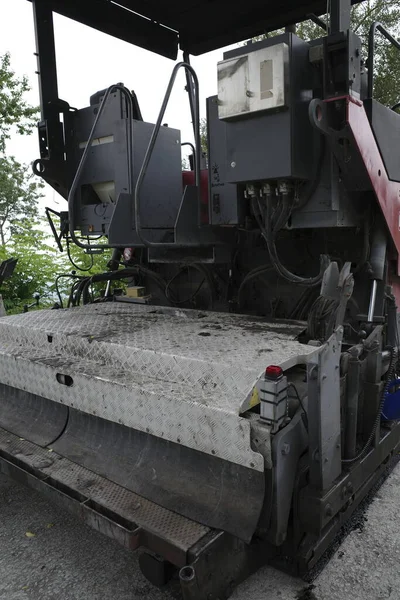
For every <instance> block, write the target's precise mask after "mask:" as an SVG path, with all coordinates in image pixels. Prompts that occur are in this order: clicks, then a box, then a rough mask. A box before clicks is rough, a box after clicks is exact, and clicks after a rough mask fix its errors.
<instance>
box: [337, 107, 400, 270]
mask: <svg viewBox="0 0 400 600" xmlns="http://www.w3.org/2000/svg"><path fill="white" fill-rule="evenodd" d="M347 120H348V124H349V126H350V129H351V131H352V133H353V136H354V139H355V141H356V144H357V146H358V149H359V151H360V154H361V156H362V158H363V161H364V164H365V167H366V169H367V171H368V175H369V178H370V180H371V183H372V187H373V189H374V191H375V194H376V197H377V199H378V202H379V205H380V207H381V209H382V213H383V215H384V217H385V220H386V223H387V226H388V229H389V232H390V234H391V236H392V239H393V243H394V245H395V248H396V250H397V274H398V275H400V262H399V256H400V183H397V182H395V181H390V179H389V177H388V174H387V172H386V168H385V165H384V162H383V160H382V157H381V154H380V152H379V148H378V145H377V143H376V141H375V137H374V134H373V132H372V129H371V125H370V122H369V120H368V117H367V113H366V112H365V109H364V106H362V105H361V104H360V103H358V102H355V101H353V100H352V98H350V97H348V98H347ZM399 151H400V140H399V148H393V152H399Z"/></svg>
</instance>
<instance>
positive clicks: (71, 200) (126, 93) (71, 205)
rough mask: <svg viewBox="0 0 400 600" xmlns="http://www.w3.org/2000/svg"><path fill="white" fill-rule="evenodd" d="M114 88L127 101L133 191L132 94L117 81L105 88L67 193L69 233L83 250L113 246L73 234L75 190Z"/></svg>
mask: <svg viewBox="0 0 400 600" xmlns="http://www.w3.org/2000/svg"><path fill="white" fill-rule="evenodd" d="M115 90H119V91H120V92H121V93H122V94H123V95H124V96H125V98H126V101H127V109H128V110H127V121H128V128H129V129H128V131H129V133H128V144H127V148H128V169H129V172H128V179H129V191H130V193H131V194H132V193H133V168H132V118H133V100H132V96H131V94H130V92H129V90H128V89H127V88H126V87H125V86H123V85H122V84H120V83H117V84H115V85H111V86H110V87H109V88H108V89H107V91H106V92H105V94H104V96H103V99H102V101H101V104H100V107H99V111H98V113H97V115H96V118H95V120H94V123H93V127H92V129H91V132H90V135H89V139H88V141H87V144H86V147H85V149H84V151H83V154H82V157H81V160H80V162H79V165H78V168H77V170H76V173H75V177H74V180H73V182H72V185H71V188H70V190H69V194H68V215H69V234H70V236H71V239H72V241H73V242H74V244H76V245H77V246H79V248H84V249H85V250H93V249H104V248H113V247H114V246H111V245H110V244H90V243H89V244H84V243H82V242H81V241H80V240H79V239H78V238H77V236H76V235H75V192H76V189H77V187H78V183H79V180H80V178H81V175H82V171H83V168H84V166H85V164H86V161H87V158H88V156H89V152H90V151H91V149H92V144H93V140H94V135H95V133H96V129H97V125H98V122H99V121H100V118H101V116H102V114H103V112H104V109H105V107H106V103H107V101H108V98H109V97H110V95H111V93H112V92H114V91H115Z"/></svg>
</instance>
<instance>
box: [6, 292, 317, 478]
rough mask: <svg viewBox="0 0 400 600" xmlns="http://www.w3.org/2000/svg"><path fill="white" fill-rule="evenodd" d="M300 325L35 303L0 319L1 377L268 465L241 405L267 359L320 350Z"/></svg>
mask: <svg viewBox="0 0 400 600" xmlns="http://www.w3.org/2000/svg"><path fill="white" fill-rule="evenodd" d="M303 327H304V325H303V324H302V323H290V324H288V323H282V322H272V323H271V322H268V321H265V320H263V319H257V318H249V317H247V316H236V315H230V314H219V313H199V312H198V311H189V310H186V311H183V310H176V309H168V308H167V309H166V308H157V307H153V306H142V305H141V306H139V305H133V304H129V305H128V304H118V303H115V304H111V303H110V304H104V305H88V306H85V307H83V308H74V309H69V310H53V311H51V310H50V311H49V310H48V311H38V312H32V313H28V314H24V315H18V316H10V317H5V318H3V319H1V321H0V357H1V361H0V382H1V383H4V384H6V385H11V386H13V387H17V388H19V389H25V390H27V391H30V392H31V393H33V394H38V395H40V396H43V397H45V398H49V399H52V400H55V401H56V402H61V403H64V404H66V405H69V406H72V407H73V408H78V409H79V410H82V411H83V412H87V413H89V414H92V415H95V416H99V417H102V418H104V419H107V420H109V421H114V422H118V423H120V424H123V425H126V426H128V427H132V428H134V429H138V430H139V431H145V432H146V433H151V434H152V435H155V436H158V437H162V438H164V439H167V440H169V441H173V442H175V443H178V444H182V445H184V446H187V447H189V448H193V449H195V450H200V451H202V452H206V453H208V454H212V455H213V456H218V457H219V458H222V459H224V460H228V461H230V462H233V463H236V464H239V465H243V466H246V467H250V468H254V469H256V470H259V471H262V470H263V468H264V460H263V458H262V456H261V455H260V454H258V453H256V452H254V451H253V450H252V449H251V447H250V423H249V422H248V421H247V420H246V419H243V418H241V417H240V416H239V413H240V410H241V405H242V403H244V402H245V400H246V399H247V397H249V396H250V395H251V393H252V390H253V387H254V385H255V383H256V381H257V380H258V378H259V377H260V375H261V374H262V373H263V371H264V369H265V366H266V364H271V363H274V364H278V365H281V366H282V367H284V368H285V367H290V366H293V365H295V364H296V363H298V362H306V361H307V358H308V357H310V356H311V355H312V354H313V353H315V352H317V351H318V350H317V349H316V348H314V347H311V346H305V345H302V344H300V343H299V342H297V341H296V336H297V335H298V334H299V333H300V332H301V331H302V329H303ZM57 374H59V377H58V378H57ZM60 375H62V376H65V375H67V376H68V378H70V379H68V378H67V380H66V381H67V383H66V384H65V379H64V380H63V379H62V378H60ZM63 381H64V384H63Z"/></svg>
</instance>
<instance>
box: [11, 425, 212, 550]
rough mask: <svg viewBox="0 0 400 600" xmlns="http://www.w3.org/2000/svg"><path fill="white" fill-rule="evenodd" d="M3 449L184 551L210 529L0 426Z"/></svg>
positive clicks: (32, 467) (43, 473) (46, 475)
mask: <svg viewBox="0 0 400 600" xmlns="http://www.w3.org/2000/svg"><path fill="white" fill-rule="evenodd" d="M0 452H2V453H4V454H5V455H6V456H7V455H10V456H13V457H15V458H16V459H18V460H19V461H21V462H22V463H24V464H25V465H27V466H28V467H30V468H31V469H34V470H35V471H36V472H37V471H39V472H40V473H41V474H42V476H43V477H51V479H52V480H53V481H57V482H59V483H61V484H62V485H64V486H67V487H68V488H69V489H70V490H72V491H74V492H76V493H78V494H81V495H82V496H84V497H85V500H86V499H90V500H92V501H93V502H96V503H97V504H99V505H101V506H103V507H104V508H105V509H107V510H109V511H111V512H113V513H115V514H117V515H119V516H120V517H122V518H123V519H125V520H127V521H129V522H131V523H133V524H135V525H138V526H140V527H143V529H145V530H146V531H149V532H150V533H154V534H156V535H158V536H160V537H162V538H164V539H166V540H168V541H169V542H170V543H171V544H173V545H174V546H176V547H177V548H180V549H181V550H183V551H185V552H187V551H188V550H189V549H190V548H191V547H192V546H193V545H194V544H195V543H196V542H198V541H199V539H201V538H202V537H203V536H204V535H206V534H207V533H208V532H209V531H210V529H209V528H208V527H205V526H204V525H200V524H199V523H196V522H195V521H192V520H190V519H187V518H186V517H182V516H181V515H178V514H177V513H174V512H172V511H170V510H167V509H165V508H163V507H161V506H159V505H158V504H155V503H154V502H150V501H149V500H146V499H145V498H143V497H142V496H139V495H137V494H134V493H133V492H130V491H128V490H126V489H125V488H123V487H121V486H119V485H116V484H115V483H112V482H110V481H109V480H107V479H104V478H103V477H100V476H99V475H97V474H95V473H93V472H92V471H89V470H88V469H85V468H84V467H81V466H79V465H77V464H76V463H73V462H72V461H70V460H68V459H66V458H63V457H62V456H60V455H59V454H56V453H55V452H52V451H51V450H49V449H46V448H41V447H40V446H37V445H36V444H32V443H31V442H28V441H26V440H23V439H21V438H18V437H17V436H15V435H13V434H11V433H9V432H8V431H6V430H4V429H0Z"/></svg>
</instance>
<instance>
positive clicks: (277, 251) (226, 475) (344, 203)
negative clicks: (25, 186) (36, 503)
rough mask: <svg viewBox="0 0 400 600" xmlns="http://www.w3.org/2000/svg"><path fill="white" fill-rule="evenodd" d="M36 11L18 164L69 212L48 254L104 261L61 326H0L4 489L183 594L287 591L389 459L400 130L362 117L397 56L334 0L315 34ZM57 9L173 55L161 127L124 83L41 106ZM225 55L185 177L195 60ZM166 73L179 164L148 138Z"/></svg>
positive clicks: (169, 140) (170, 15)
mask: <svg viewBox="0 0 400 600" xmlns="http://www.w3.org/2000/svg"><path fill="white" fill-rule="evenodd" d="M32 5H33V12H34V20H35V26H36V39H37V59H38V74H39V81H40V94H41V111H42V116H41V122H40V123H39V141H40V158H38V159H37V160H36V161H35V162H34V165H33V168H34V171H35V173H36V174H37V175H39V176H40V177H42V178H43V180H44V181H45V182H47V183H48V184H50V185H51V186H52V187H53V188H54V189H55V190H57V191H58V192H59V193H60V194H61V195H62V196H63V197H64V198H65V200H66V201H67V204H66V205H65V208H66V209H65V210H64V211H63V212H61V213H60V231H59V232H58V231H56V229H55V228H54V232H55V233H56V237H57V241H58V243H59V245H60V246H62V245H63V244H67V245H69V244H72V243H74V244H76V245H77V246H79V247H80V248H82V249H84V250H85V251H86V252H87V253H88V254H91V253H96V252H102V251H104V249H109V251H110V253H112V258H111V261H110V264H109V270H107V272H104V273H100V274H97V275H93V276H88V277H84V276H82V277H80V276H78V275H72V276H71V277H73V278H74V279H73V281H72V283H73V285H72V288H71V294H70V297H69V300H68V305H69V308H68V307H67V308H57V309H55V310H43V311H35V312H32V313H28V314H23V315H16V316H8V317H4V318H2V319H1V320H0V426H1V429H0V463H1V470H2V471H3V472H4V473H8V474H9V475H12V476H13V477H15V478H16V479H18V480H19V481H21V482H23V483H25V484H27V485H29V486H31V487H33V488H34V489H37V490H40V491H42V492H44V493H46V494H47V495H48V496H49V497H50V498H52V499H54V500H55V501H57V502H59V503H60V504H61V505H62V506H65V507H67V508H69V509H70V510H71V511H73V512H75V513H76V514H77V515H79V516H80V517H81V518H82V519H84V520H85V521H86V522H87V523H89V524H90V525H91V526H92V527H94V528H95V529H98V530H99V531H102V532H104V533H106V534H108V535H110V536H111V537H113V538H115V539H117V540H118V541H119V542H121V543H122V544H123V545H125V546H126V547H127V548H130V549H136V548H142V549H143V550H142V553H141V557H140V564H141V566H142V570H143V572H144V573H145V574H146V575H147V577H149V578H150V580H151V581H153V582H154V583H163V582H164V581H165V580H166V578H167V577H168V575H169V574H170V573H171V572H174V573H178V577H179V581H180V584H181V588H182V593H183V595H184V598H185V599H189V598H193V599H198V600H200V599H201V600H203V599H207V600H212V599H213V598H224V597H227V596H228V595H229V593H230V591H231V590H232V589H233V587H234V586H235V585H237V583H238V582H239V581H241V580H243V579H244V578H245V577H247V576H248V575H249V574H250V573H251V572H252V571H254V570H256V569H257V568H258V567H259V566H260V565H261V564H264V563H266V562H270V563H272V564H275V565H278V566H279V567H281V568H284V569H289V570H291V571H292V572H297V573H304V572H307V571H309V570H310V569H311V568H312V567H313V566H314V565H315V564H316V563H317V561H318V560H319V559H320V558H321V556H323V554H324V553H325V551H326V550H327V548H329V546H330V545H331V543H332V540H333V539H334V538H335V536H336V535H337V534H338V532H339V530H340V528H341V527H342V526H343V524H344V523H345V522H346V521H347V520H348V519H349V517H350V516H351V515H352V513H353V511H354V510H355V509H356V508H357V507H358V505H359V504H360V502H361V501H362V500H363V499H364V498H365V496H366V495H367V494H368V493H369V492H370V490H371V489H372V488H373V487H374V486H375V484H376V483H377V482H378V480H379V479H380V478H381V477H382V475H383V474H384V473H385V472H386V471H387V469H388V468H389V467H390V465H391V464H392V459H393V458H394V456H395V455H396V454H397V451H398V448H399V444H400V425H399V423H398V419H399V417H400V411H399V408H398V402H399V395H398V384H397V374H398V373H399V367H398V350H399V335H398V306H399V303H400V261H399V251H400V159H399V143H400V142H399V140H400V115H399V114H398V113H397V112H396V109H395V108H392V107H387V106H383V105H382V104H380V103H379V102H377V101H376V100H374V97H373V96H374V48H375V38H376V36H377V35H379V36H382V35H383V36H384V37H385V38H386V39H387V43H391V44H393V45H394V46H396V47H397V48H398V49H399V48H400V46H399V44H398V42H397V41H396V40H395V39H394V38H393V37H392V36H391V35H390V33H389V32H387V31H386V30H385V29H384V28H383V27H382V25H381V24H379V23H373V24H372V26H371V34H370V41H369V49H368V51H366V50H365V48H364V46H363V44H362V42H361V40H360V38H359V37H358V36H357V35H356V34H355V33H354V32H352V30H351V28H350V11H351V2H350V0H331V1H330V2H329V3H328V7H329V12H328V18H327V19H326V20H324V19H322V18H321V15H323V14H325V13H326V9H327V6H326V2H325V0H296V1H294V0H282V1H281V2H274V1H272V0H263V1H262V2H261V1H260V0H248V1H247V2H245V3H227V2H224V1H223V0H211V1H208V2H193V1H192V0H185V2H182V1H181V0H171V1H170V2H168V3H160V2H154V1H151V0H147V1H144V0H119V2H118V3H116V2H111V1H110V0H95V1H94V0H86V1H85V2H80V3H77V2H74V1H72V0H33V2H32ZM53 12H56V13H59V14H61V15H64V16H66V17H69V18H71V19H74V20H76V21H78V22H80V23H83V24H85V25H88V26H90V27H93V28H95V29H98V30H100V31H102V32H104V33H106V34H110V35H112V36H115V37H116V38H120V39H122V40H124V41H126V42H128V43H132V44H135V45H137V46H139V47H141V48H144V49H146V50H148V51H152V52H155V53H158V54H160V55H161V56H164V57H167V58H169V59H171V60H172V61H174V60H176V59H177V57H178V50H179V51H182V52H183V56H182V60H181V62H176V63H175V64H174V65H173V64H172V63H171V65H172V66H171V70H172V75H171V79H170V83H169V86H168V89H167V91H166V94H165V98H164V101H163V104H162V107H161V110H160V114H159V117H158V120H157V122H156V124H152V123H148V122H146V121H145V120H144V117H145V111H144V113H143V116H142V112H141V108H140V98H138V97H137V96H136V94H135V92H134V91H132V89H131V88H127V87H126V86H125V85H123V84H122V83H117V82H115V83H114V84H112V85H111V86H110V87H109V88H108V89H106V90H100V91H97V92H96V90H93V95H92V96H91V97H90V99H89V100H88V106H86V107H84V108H80V109H76V108H72V107H70V106H69V105H68V103H67V102H66V101H65V100H61V99H60V98H59V97H58V89H57V70H56V60H55V45H54V31H53ZM306 19H312V20H313V21H314V22H315V23H316V24H318V25H319V26H320V28H321V37H320V39H317V40H313V41H310V42H308V41H305V40H303V39H301V38H300V37H298V36H297V35H296V26H295V24H297V23H301V22H302V21H304V20H306ZM279 28H282V33H281V34H280V35H277V36H274V37H268V36H266V37H265V38H264V39H261V40H260V41H253V42H252V43H247V44H240V42H241V41H242V40H245V39H249V38H252V39H254V38H255V37H256V36H261V34H265V33H268V32H272V31H276V30H277V29H279ZM71 43H72V42H71ZM236 43H237V44H236ZM234 44H236V45H235V46H234V48H233V49H231V50H229V51H227V52H225V54H223V55H222V52H221V60H220V62H219V63H218V65H216V67H215V77H216V79H217V80H218V94H217V95H216V96H214V97H211V98H208V99H207V147H208V149H207V156H204V155H203V153H202V150H201V139H200V138H201V136H200V106H199V105H200V95H199V81H198V78H197V76H196V72H195V70H194V69H193V67H192V66H191V64H190V56H193V55H196V56H197V55H200V54H202V53H205V52H208V51H211V50H215V49H218V48H222V47H224V46H228V45H230V46H232V45H234ZM172 67H173V68H172ZM76 68H77V69H78V68H79V65H77V66H76ZM179 71H183V72H185V75H186V89H185V90H184V91H182V101H185V102H188V103H189V106H190V109H191V116H192V121H193V129H194V140H195V143H194V144H191V142H187V141H186V140H185V139H181V134H180V131H178V130H177V129H173V128H171V127H168V126H166V125H165V123H164V114H165V109H166V107H167V104H168V101H169V98H170V95H171V90H172V87H173V85H174V83H175V80H176V76H177V74H178V72H179ZM127 77H128V78H130V79H131V82H130V83H131V84H132V85H133V82H134V79H135V67H134V65H132V72H131V73H127ZM151 82H152V85H153V84H154V85H156V78H152V80H151ZM110 83H112V82H110ZM183 144H189V145H191V148H192V149H191V156H190V168H188V169H186V170H185V169H184V170H183V169H182V153H181V147H182V145H183ZM67 205H68V206H67ZM121 282H127V287H125V286H124V285H122V283H121ZM95 284H96V285H95ZM96 286H97V287H96ZM99 286H100V288H101V293H100V292H99V293H97V294H96V293H94V292H93V289H97V290H98V289H100V288H99Z"/></svg>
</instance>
